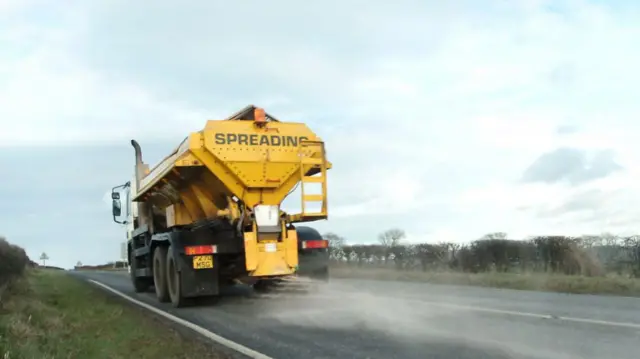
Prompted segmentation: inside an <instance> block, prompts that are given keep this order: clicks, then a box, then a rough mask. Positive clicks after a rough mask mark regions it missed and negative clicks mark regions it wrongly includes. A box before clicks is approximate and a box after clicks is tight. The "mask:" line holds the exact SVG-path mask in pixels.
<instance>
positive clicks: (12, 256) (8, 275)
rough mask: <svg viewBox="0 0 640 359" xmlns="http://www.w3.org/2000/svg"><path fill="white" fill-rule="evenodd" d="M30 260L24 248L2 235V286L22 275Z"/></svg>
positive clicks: (0, 272)
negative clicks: (8, 240)
mask: <svg viewBox="0 0 640 359" xmlns="http://www.w3.org/2000/svg"><path fill="white" fill-rule="evenodd" d="M30 262H31V261H30V260H29V257H28V256H27V253H26V252H25V251H24V249H22V248H20V247H18V246H16V245H14V244H11V243H9V242H7V240H6V239H5V238H4V237H0V288H3V287H4V286H6V285H7V284H8V283H9V282H10V281H11V280H12V279H14V278H16V277H18V276H20V275H22V273H23V272H24V270H25V268H26V267H27V265H28V264H29V263H30Z"/></svg>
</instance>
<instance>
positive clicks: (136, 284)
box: [129, 251, 151, 293]
mask: <svg viewBox="0 0 640 359" xmlns="http://www.w3.org/2000/svg"><path fill="white" fill-rule="evenodd" d="M129 263H130V266H129V267H130V269H129V275H130V276H131V283H132V284H133V290H134V291H135V292H136V293H144V292H146V291H148V290H149V287H150V286H151V281H149V279H148V278H141V277H137V276H136V269H138V264H137V260H136V258H135V257H133V251H131V253H130V254H129Z"/></svg>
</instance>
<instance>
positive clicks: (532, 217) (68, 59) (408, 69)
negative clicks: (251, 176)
mask: <svg viewBox="0 0 640 359" xmlns="http://www.w3.org/2000/svg"><path fill="white" fill-rule="evenodd" d="M17 4H18V2H14V1H12V2H10V3H9V2H6V1H5V2H2V3H1V5H0V20H7V19H11V21H5V22H3V21H0V23H2V24H3V25H0V30H2V31H0V34H2V35H0V36H1V37H0V41H2V42H3V46H2V48H1V49H0V125H1V126H3V131H1V132H0V144H1V146H4V147H5V148H6V147H7V146H16V145H23V146H25V145H26V146H31V145H34V144H35V145H60V144H63V143H64V144H73V143H75V144H82V145H87V144H89V143H95V142H115V143H118V144H124V145H125V146H126V145H127V144H126V141H128V140H129V139H130V138H131V137H136V138H140V139H142V140H143V141H151V140H152V139H167V141H168V142H167V143H172V142H171V141H175V142H176V143H177V141H179V140H180V139H181V138H182V137H183V136H184V135H185V134H186V132H187V131H191V130H196V129H198V128H199V127H201V126H202V125H203V124H204V120H205V119H207V118H215V117H224V116H226V115H228V114H229V113H231V112H233V111H235V110H236V109H237V108H239V107H242V106H244V105H245V104H247V103H256V104H259V105H262V106H264V107H266V109H267V111H268V112H271V113H273V114H274V115H275V116H277V117H279V118H281V119H283V120H288V119H291V120H294V121H304V122H308V123H309V124H310V126H311V127H312V129H314V130H316V131H317V132H318V133H319V134H320V135H321V136H322V137H323V138H324V139H325V140H326V141H327V147H328V153H329V156H330V159H331V161H332V162H333V163H334V169H333V170H332V171H331V174H330V177H329V178H330V182H329V186H330V189H329V191H330V192H329V193H330V199H329V201H330V213H331V220H330V221H329V223H327V224H322V225H321V227H322V228H323V229H332V230H334V231H336V232H342V233H344V235H345V236H347V237H363V236H364V237H366V238H369V239H371V240H375V234H376V233H377V232H379V231H381V230H384V229H386V228H387V227H391V226H399V227H403V228H405V229H406V230H407V232H408V233H409V235H410V237H412V238H414V239H415V238H429V240H436V239H434V238H441V239H442V240H445V239H447V238H455V239H456V240H463V239H467V240H471V239H473V238H477V237H479V236H481V235H482V234H483V233H484V232H489V231H506V232H508V233H509V234H511V236H514V237H523V236H526V235H530V234H543V233H548V232H556V233H580V232H591V233H593V232H596V233H597V232H601V231H605V230H611V231H614V232H615V231H634V230H638V228H637V227H635V226H634V224H633V222H632V221H630V220H629V219H630V218H632V216H633V215H635V214H636V210H635V209H634V208H635V207H634V205H633V203H632V202H631V201H630V199H633V198H637V197H639V196H638V195H639V194H640V188H638V185H636V183H640V182H639V181H638V177H639V176H640V173H639V172H638V170H637V168H639V167H638V164H640V151H639V149H640V148H639V147H640V146H638V144H637V143H636V142H637V141H636V138H635V137H636V135H635V134H636V133H637V132H638V130H639V129H640V126H639V125H638V122H637V120H636V119H635V116H637V115H636V114H637V112H638V110H639V108H638V107H639V106H640V105H639V104H638V103H637V99H636V98H635V96H634V95H633V93H635V87H636V86H637V85H636V84H637V83H638V82H639V81H640V71H638V70H637V69H636V67H635V64H636V63H638V62H639V60H640V49H639V48H638V47H637V46H636V47H634V44H635V43H636V39H637V38H638V35H640V25H638V23H639V22H638V9H636V8H624V9H621V8H616V6H620V5H615V6H614V5H606V4H595V3H589V2H586V1H566V2H550V1H523V2H520V3H514V2H497V1H496V2H492V3H487V4H483V6H482V7H479V6H478V5H477V4H476V3H475V2H471V1H466V2H458V3H456V4H448V5H443V3H442V2H409V1H407V2H405V3H402V2H401V3H397V4H396V3H394V4H393V5H392V4H390V3H379V4H377V3H369V2H368V3H367V4H369V5H368V6H367V7H362V6H361V5H362V4H364V3H360V2H355V3H353V4H352V3H349V4H340V5H339V8H340V11H339V12H336V11H335V7H337V6H338V3H337V2H335V3H332V2H331V1H329V2H323V6H322V7H320V6H314V5H309V4H305V5H301V4H300V3H297V2H296V3H291V2H282V3H280V2H279V3H278V4H277V5H274V4H269V5H264V4H251V5H244V4H228V3H225V5H224V7H222V5H220V4H216V3H211V2H202V3H201V5H200V6H199V7H198V10H197V11H193V10H190V11H186V10H185V8H182V7H180V6H179V5H176V4H175V3H169V2H163V1H159V2H157V3H156V6H155V7H154V8H153V9H151V8H149V7H148V6H145V7H140V6H136V5H131V4H130V3H128V2H126V3H125V2H122V1H120V2H118V1H112V2H92V6H91V7H88V6H87V5H86V4H83V3H80V2H78V3H71V4H65V5H60V6H58V7H55V14H56V16H55V17H52V18H47V17H43V16H41V14H42V11H43V10H42V8H40V10H41V11H40V12H38V11H34V9H36V8H35V7H29V5H26V6H25V5H17ZM53 4H54V3H53V2H52V3H47V5H46V6H45V9H54V6H53ZM334 5H335V6H334ZM32 6H35V5H32ZM39 6H41V7H42V6H43V5H42V4H39ZM305 6H309V7H311V6H313V11H312V10H311V8H307V9H305ZM250 10H252V11H253V12H252V11H250ZM150 14H153V16H150ZM10 15H11V16H10ZM240 15H243V19H244V21H242V23H241V25H238V22H237V19H238V17H239V16H240ZM296 15H297V16H296ZM141 19H144V20H143V21H142V20H141ZM317 19H322V21H317ZM116 20H117V21H116ZM169 23H171V24H172V25H171V26H168V25H167V24H169ZM565 125H571V126H576V127H577V131H576V132H574V133H571V134H560V133H558V131H557V129H558V127H559V126H565ZM172 146H173V145H168V146H167V151H169V150H170V149H171V147H172ZM559 147H570V148H577V149H579V150H584V151H587V152H585V153H586V154H587V156H591V154H593V153H597V151H598V150H602V149H613V150H615V160H616V161H617V163H619V164H620V165H622V166H623V167H624V168H625V171H623V172H617V173H615V174H613V175H611V177H610V178H600V179H597V180H594V181H592V182H588V183H584V184H581V185H579V186H574V187H571V186H568V185H564V184H558V183H556V184H540V183H534V184H526V185H525V184H522V183H520V182H519V180H520V178H521V176H522V173H523V171H524V170H525V169H527V168H528V166H529V165H530V164H531V163H532V162H533V161H534V160H536V159H537V158H538V157H539V156H540V155H541V154H543V153H546V152H551V151H553V150H555V149H557V148H559ZM122 177H123V178H128V174H126V175H123V176H122ZM116 184H117V183H115V184H114V185H116ZM594 189H600V190H601V191H602V194H601V195H600V196H599V197H598V196H594V195H593V193H594V192H589V191H591V190H594ZM586 193H591V194H590V196H591V197H589V198H591V201H592V202H591V207H593V208H590V207H588V208H590V209H589V211H591V212H589V213H590V214H585V213H586V212H584V211H583V212H579V211H578V212H571V213H564V212H562V211H557V214H556V215H554V216H553V217H551V218H549V217H545V216H541V215H540V212H541V211H542V212H544V211H547V212H548V211H553V210H554V209H556V210H557V209H558V208H562V207H563V205H565V204H566V203H568V202H571V201H574V202H575V203H578V202H579V201H577V200H576V198H578V197H580V196H581V195H586ZM292 196H295V193H294V194H292ZM595 199H598V201H597V202H593V201H595ZM587 202H588V201H585V203H587ZM596 203H597V205H596ZM595 207H597V208H595ZM385 215H386V216H387V217H386V219H385ZM105 221H107V222H108V215H107V216H106V217H105ZM355 222H358V223H359V224H358V225H354V223H355ZM354 228H357V230H356V229H354Z"/></svg>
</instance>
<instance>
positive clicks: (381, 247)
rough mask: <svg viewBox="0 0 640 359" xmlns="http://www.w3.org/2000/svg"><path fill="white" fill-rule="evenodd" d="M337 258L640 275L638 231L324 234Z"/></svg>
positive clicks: (406, 265)
mask: <svg viewBox="0 0 640 359" xmlns="http://www.w3.org/2000/svg"><path fill="white" fill-rule="evenodd" d="M325 238H327V239H329V241H330V242H331V245H332V248H331V258H332V260H333V261H335V262H340V263H346V264H350V265H355V266H360V267H392V268H395V269H397V270H422V271H429V270H455V271H462V272H469V273H478V272H487V271H499V272H532V271H533V272H553V273H563V274H569V275H576V274H580V275H587V276H595V275H602V274H604V273H607V272H616V273H619V274H626V275H630V276H634V277H640V236H631V237H617V236H614V235H609V234H605V235H601V236H582V237H566V236H539V237H532V238H529V239H526V240H510V239H507V238H506V234H505V233H501V232H498V233H492V234H488V235H485V236H484V237H482V238H481V239H478V240H475V241H473V242H470V243H467V244H456V243H445V242H442V243H438V244H434V243H421V244H404V243H402V242H401V241H402V239H403V238H404V232H403V231H402V230H399V229H392V230H389V231H386V232H384V233H382V234H381V235H380V236H379V241H380V244H370V245H347V244H345V240H344V238H341V237H339V236H337V235H336V234H333V233H328V234H325Z"/></svg>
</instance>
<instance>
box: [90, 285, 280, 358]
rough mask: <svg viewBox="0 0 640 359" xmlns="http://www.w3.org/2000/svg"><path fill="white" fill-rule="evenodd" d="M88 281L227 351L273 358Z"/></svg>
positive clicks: (115, 290) (252, 356) (254, 356)
mask: <svg viewBox="0 0 640 359" xmlns="http://www.w3.org/2000/svg"><path fill="white" fill-rule="evenodd" d="M88 281H89V282H91V283H93V284H96V285H98V286H100V287H102V288H103V289H106V290H108V291H110V292H111V293H113V294H116V295H118V296H120V297H122V298H124V299H126V300H128V301H130V302H131V303H134V304H137V305H138V306H140V307H143V308H145V309H148V310H150V311H152V312H154V313H156V314H158V315H160V316H162V317H164V318H166V319H169V320H171V321H172V322H174V323H177V324H180V325H182V326H184V327H187V328H189V329H191V330H193V331H195V332H197V333H198V334H201V335H203V336H204V337H206V338H207V339H210V340H212V341H214V342H216V343H218V344H220V345H223V346H225V347H227V348H229V349H232V350H235V351H237V352H238V353H240V354H243V355H246V356H248V357H249V358H252V359H274V358H272V357H270V356H268V355H265V354H262V353H260V352H258V351H255V350H253V349H250V348H247V347H245V346H244V345H242V344H239V343H236V342H234V341H232V340H229V339H227V338H224V337H221V336H219V335H218V334H215V333H213V332H211V331H209V330H207V329H205V328H203V327H201V326H199V325H196V324H193V323H191V322H189V321H187V320H184V319H182V318H179V317H176V316H175V315H173V314H170V313H167V312H165V311H163V310H161V309H158V308H156V307H154V306H151V305H149V304H147V303H144V302H141V301H139V300H137V299H135V298H132V297H130V296H128V295H126V294H124V293H122V292H120V291H119V290H117V289H113V288H111V287H110V286H108V285H106V284H104V283H100V282H98V281H96V280H93V279H89V280H88Z"/></svg>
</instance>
